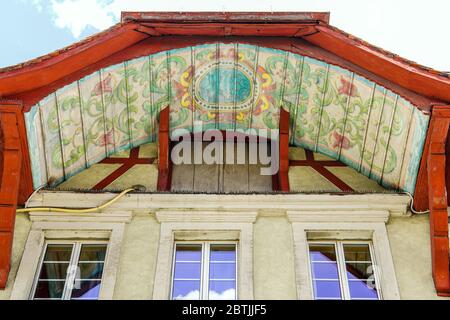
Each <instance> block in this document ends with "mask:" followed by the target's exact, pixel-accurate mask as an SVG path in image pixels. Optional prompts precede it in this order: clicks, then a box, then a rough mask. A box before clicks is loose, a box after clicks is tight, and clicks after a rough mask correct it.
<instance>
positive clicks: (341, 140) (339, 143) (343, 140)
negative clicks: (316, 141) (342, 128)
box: [332, 131, 351, 149]
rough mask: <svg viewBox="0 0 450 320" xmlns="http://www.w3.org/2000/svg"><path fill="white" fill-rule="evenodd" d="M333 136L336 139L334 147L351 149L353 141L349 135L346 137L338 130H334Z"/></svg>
mask: <svg viewBox="0 0 450 320" xmlns="http://www.w3.org/2000/svg"><path fill="white" fill-rule="evenodd" d="M333 137H334V139H335V141H334V143H333V145H332V148H333V149H337V148H339V147H341V148H342V149H350V147H351V143H350V140H349V139H348V138H347V137H344V136H343V135H341V134H339V133H338V132H337V131H334V132H333Z"/></svg>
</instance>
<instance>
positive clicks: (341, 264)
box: [308, 240, 383, 300]
mask: <svg viewBox="0 0 450 320" xmlns="http://www.w3.org/2000/svg"><path fill="white" fill-rule="evenodd" d="M311 244H323V245H334V248H335V252H336V263H337V268H338V277H339V285H340V289H341V299H339V300H351V299H350V289H349V280H348V277H347V268H346V265H345V255H344V244H366V245H368V247H369V252H370V258H371V264H372V266H373V272H374V274H373V275H374V279H375V286H376V288H377V294H378V299H354V300H383V292H382V290H381V286H380V283H379V275H378V264H377V261H376V257H375V255H374V250H373V244H372V242H371V241H367V240H309V241H308V264H309V273H310V275H311V291H312V292H313V294H314V280H313V276H312V263H311V257H310V254H309V253H310V250H309V245H311ZM322 300H323V299H322ZM333 300H338V299H333Z"/></svg>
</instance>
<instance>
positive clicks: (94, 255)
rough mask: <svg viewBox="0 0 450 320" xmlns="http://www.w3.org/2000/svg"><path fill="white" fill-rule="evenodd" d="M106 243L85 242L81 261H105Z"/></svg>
mask: <svg viewBox="0 0 450 320" xmlns="http://www.w3.org/2000/svg"><path fill="white" fill-rule="evenodd" d="M106 248H107V245H106V244H83V246H82V247H81V252H80V258H79V261H105V256H106Z"/></svg>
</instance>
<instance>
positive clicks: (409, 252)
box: [387, 215, 445, 299]
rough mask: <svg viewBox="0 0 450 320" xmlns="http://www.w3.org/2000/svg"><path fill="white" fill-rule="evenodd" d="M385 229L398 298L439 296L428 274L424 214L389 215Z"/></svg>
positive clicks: (428, 227) (428, 262) (426, 229)
mask: <svg viewBox="0 0 450 320" xmlns="http://www.w3.org/2000/svg"><path fill="white" fill-rule="evenodd" d="M387 230H388V236H389V242H390V246H391V251H392V256H393V260H394V266H395V273H396V276H397V282H398V286H399V289H400V296H401V298H402V299H439V297H438V296H437V295H436V291H435V289H434V284H433V278H432V274H431V247H430V225H429V222H428V215H420V216H418V215H414V216H412V217H409V218H391V219H390V221H389V224H388V225H387ZM442 299H445V298H442Z"/></svg>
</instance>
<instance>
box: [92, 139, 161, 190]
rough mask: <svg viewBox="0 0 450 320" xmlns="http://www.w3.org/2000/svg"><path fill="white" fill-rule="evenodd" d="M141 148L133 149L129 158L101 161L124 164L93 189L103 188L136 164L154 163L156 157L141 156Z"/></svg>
mask: <svg viewBox="0 0 450 320" xmlns="http://www.w3.org/2000/svg"><path fill="white" fill-rule="evenodd" d="M139 149H140V147H136V148H133V149H131V151H130V157H129V158H106V159H104V160H103V161H101V162H100V163H103V164H117V163H120V164H122V166H121V167H119V168H117V169H116V170H115V171H113V172H112V173H111V174H110V175H108V176H107V177H106V178H104V179H103V180H102V181H100V182H99V183H97V184H96V185H95V186H94V187H93V188H92V190H103V189H105V188H106V187H107V186H109V185H110V184H111V183H113V182H114V181H116V180H117V179H118V178H119V177H120V176H121V175H123V174H124V173H125V172H127V171H128V170H130V169H131V168H132V167H133V166H134V165H136V164H152V163H153V162H154V161H155V159H154V158H139Z"/></svg>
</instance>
